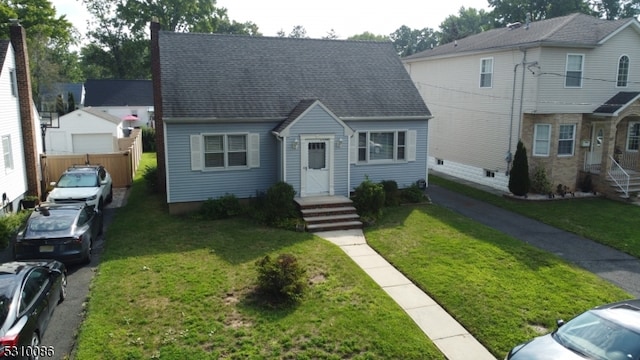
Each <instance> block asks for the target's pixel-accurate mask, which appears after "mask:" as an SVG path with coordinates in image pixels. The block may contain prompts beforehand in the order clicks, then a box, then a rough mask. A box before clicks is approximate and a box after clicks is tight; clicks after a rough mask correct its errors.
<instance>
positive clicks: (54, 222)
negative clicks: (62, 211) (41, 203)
mask: <svg viewBox="0 0 640 360" xmlns="http://www.w3.org/2000/svg"><path fill="white" fill-rule="evenodd" d="M73 221H74V217H70V216H63V215H50V216H41V217H37V218H33V219H31V220H29V225H28V227H29V231H34V232H42V231H60V230H67V229H69V228H70V227H71V225H72V224H73Z"/></svg>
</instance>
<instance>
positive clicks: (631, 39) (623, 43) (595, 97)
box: [537, 27, 640, 114]
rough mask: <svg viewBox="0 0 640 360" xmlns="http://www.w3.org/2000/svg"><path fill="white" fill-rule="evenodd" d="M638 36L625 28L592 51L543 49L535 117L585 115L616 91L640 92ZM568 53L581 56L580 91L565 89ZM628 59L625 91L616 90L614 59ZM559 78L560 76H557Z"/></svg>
mask: <svg viewBox="0 0 640 360" xmlns="http://www.w3.org/2000/svg"><path fill="white" fill-rule="evenodd" d="M639 41H640V34H638V33H637V32H636V31H635V30H634V29H633V28H631V27H628V28H626V29H624V30H623V31H621V32H620V33H618V34H617V35H616V36H614V37H612V38H611V39H609V40H608V41H606V42H605V43H604V44H602V45H601V46H599V47H597V48H595V49H560V48H545V49H544V50H543V52H542V56H541V61H540V64H541V67H542V73H541V76H540V78H539V83H540V102H539V104H538V106H537V110H538V113H548V114H550V113H589V112H592V111H593V110H595V109H596V108H597V107H598V106H600V105H602V104H603V103H604V102H605V101H606V100H608V99H609V98H611V97H612V96H613V95H615V94H616V93H617V92H619V91H638V90H639V89H640V85H639V84H640V71H638V70H637V69H638V64H640V47H639V46H630V44H638V43H639ZM568 53H579V54H584V56H585V59H584V73H583V77H584V79H583V83H582V88H565V87H564V72H565V66H566V57H567V54H568ZM622 54H625V55H627V56H629V60H630V64H629V79H628V86H627V87H626V88H619V87H616V78H617V69H618V59H619V58H620V55H622ZM558 75H562V76H558Z"/></svg>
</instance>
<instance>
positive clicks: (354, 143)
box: [349, 132, 358, 164]
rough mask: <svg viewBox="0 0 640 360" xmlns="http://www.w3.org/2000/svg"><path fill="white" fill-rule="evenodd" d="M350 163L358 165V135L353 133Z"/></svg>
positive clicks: (350, 146)
mask: <svg viewBox="0 0 640 360" xmlns="http://www.w3.org/2000/svg"><path fill="white" fill-rule="evenodd" d="M349 161H350V162H351V163H352V164H357V163H358V133H355V132H354V133H353V136H351V139H350V140H349Z"/></svg>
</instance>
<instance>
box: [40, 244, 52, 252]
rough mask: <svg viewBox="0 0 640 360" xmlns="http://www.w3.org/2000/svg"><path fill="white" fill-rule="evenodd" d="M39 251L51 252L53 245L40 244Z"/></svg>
mask: <svg viewBox="0 0 640 360" xmlns="http://www.w3.org/2000/svg"><path fill="white" fill-rule="evenodd" d="M40 252H53V245H42V246H40Z"/></svg>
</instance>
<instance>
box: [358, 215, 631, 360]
mask: <svg viewBox="0 0 640 360" xmlns="http://www.w3.org/2000/svg"><path fill="white" fill-rule="evenodd" d="M365 236H366V238H367V242H368V243H369V244H370V245H371V246H372V247H373V248H374V249H375V250H376V251H378V252H379V253H380V254H381V255H382V256H384V257H385V258H386V259H387V260H388V261H389V262H390V263H392V264H393V265H394V266H395V267H397V268H398V269H399V270H400V271H401V272H403V273H404V274H405V275H406V276H407V277H408V278H410V279H411V280H412V281H413V282H414V283H415V284H416V285H418V287H420V288H422V289H423V290H424V291H425V292H426V293H428V294H429V295H430V296H431V297H432V298H433V299H434V300H436V302H438V303H439V304H440V305H442V306H443V307H444V308H445V309H446V310H447V311H448V312H449V313H450V314H452V315H453V316H454V317H455V318H456V319H457V320H458V321H459V322H460V323H461V324H463V326H464V327H465V328H467V329H468V330H469V332H470V333H471V334H473V335H474V336H475V337H476V338H477V339H478V340H479V341H480V342H481V343H483V344H484V345H485V346H486V347H487V348H488V349H489V350H490V351H491V352H492V353H493V354H494V355H495V356H496V357H497V358H500V359H502V358H504V356H505V355H506V353H507V352H508V351H509V349H510V348H511V347H513V346H514V345H516V344H518V343H520V342H523V341H525V340H527V339H530V338H532V337H535V336H538V335H541V334H542V333H546V332H549V331H551V330H552V329H554V328H555V321H556V320H557V319H559V318H564V319H566V320H568V319H569V318H571V317H573V316H575V315H577V314H578V313H580V312H582V311H584V310H586V309H588V308H590V307H593V306H595V305H599V304H602V303H607V302H612V301H617V300H623V299H628V298H630V297H631V296H630V295H629V294H628V293H626V292H624V291H623V290H621V289H619V288H617V287H615V286H613V285H611V284H609V283H607V282H606V281H604V280H602V279H600V278H598V277H597V276H595V275H593V274H591V273H589V272H586V271H585V270H582V269H580V268H578V267H577V266H572V265H570V264H567V263H566V262H565V261H563V260H562V259H560V258H558V257H556V256H554V255H552V254H549V253H546V252H543V251H540V250H538V249H536V248H533V247H531V246H529V245H527V244H525V243H523V242H521V241H519V240H516V239H513V238H511V237H509V236H507V235H505V234H504V233H501V232H499V231H496V230H494V229H491V228H488V227H486V226H484V225H481V224H478V223H477V222H474V221H472V220H469V219H468V218H466V217H463V216H461V215H459V214H457V213H455V212H452V211H450V210H448V209H445V208H442V207H439V206H435V205H423V206H401V207H397V208H393V209H387V211H386V213H385V216H384V217H383V219H382V220H381V222H380V223H379V224H377V225H376V226H374V227H372V228H369V229H367V230H366V232H365Z"/></svg>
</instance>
